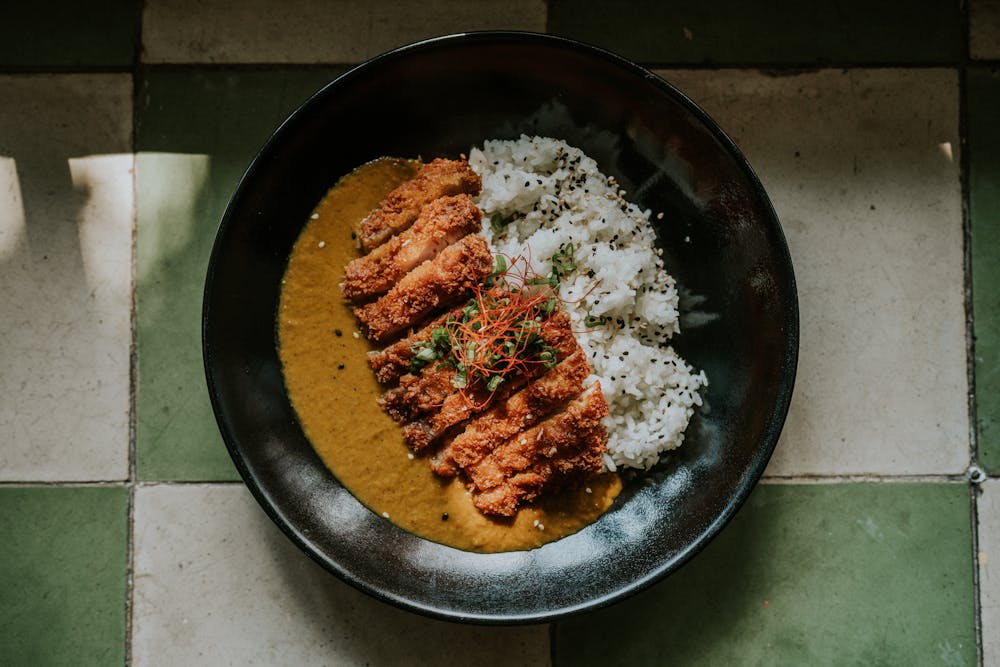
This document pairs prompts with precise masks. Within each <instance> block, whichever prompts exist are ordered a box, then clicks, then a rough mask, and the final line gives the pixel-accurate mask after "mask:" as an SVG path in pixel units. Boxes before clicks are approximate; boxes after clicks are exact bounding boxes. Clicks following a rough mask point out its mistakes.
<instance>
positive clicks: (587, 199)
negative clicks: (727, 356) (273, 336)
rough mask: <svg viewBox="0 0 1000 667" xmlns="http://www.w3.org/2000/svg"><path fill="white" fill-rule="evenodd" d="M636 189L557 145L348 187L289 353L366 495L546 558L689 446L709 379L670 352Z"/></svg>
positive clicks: (445, 536) (411, 164)
mask: <svg viewBox="0 0 1000 667" xmlns="http://www.w3.org/2000/svg"><path fill="white" fill-rule="evenodd" d="M624 194H625V193H624V191H622V190H620V188H618V186H617V183H616V182H615V181H614V179H613V178H609V177H607V176H604V175H603V174H602V173H601V172H600V170H599V169H598V168H597V165H596V163H595V162H594V161H593V160H592V159H590V158H589V157H587V156H586V155H584V154H583V153H582V152H581V151H579V150H578V149H576V148H573V147H571V146H568V145H567V144H565V143H564V142H561V141H558V140H554V139H549V138H544V137H521V138H520V139H519V140H516V141H488V142H486V143H485V144H484V145H483V146H482V147H475V148H472V149H471V150H470V153H469V158H468V159H465V157H464V156H462V158H461V159H445V158H435V159H433V160H431V161H430V162H428V163H426V164H424V163H422V162H420V161H418V160H405V159H399V158H381V159H378V160H375V161H373V162H371V163H368V164H365V165H362V166H360V167H358V168H357V169H356V170H355V171H353V172H352V173H350V174H348V175H347V176H345V177H344V178H342V179H341V180H340V181H339V182H338V183H337V184H336V185H334V186H333V188H331V190H330V191H329V193H328V194H327V195H326V197H325V198H324V199H323V201H322V202H320V204H319V205H318V206H317V208H316V209H315V211H314V212H313V214H312V219H311V220H310V221H309V223H308V224H307V225H306V227H305V229H304V230H303V232H302V234H301V236H300V238H299V240H298V241H297V243H296V246H295V248H294V250H293V252H292V255H291V257H290V260H289V264H288V269H287V272H286V274H285V277H284V279H283V281H282V295H281V302H280V306H279V309H280V313H279V326H278V343H279V354H280V357H281V360H282V365H283V370H284V376H285V383H286V386H287V388H288V393H289V396H290V399H291V401H292V404H293V406H294V408H295V410H296V413H297V415H298V416H299V420H300V422H301V424H302V426H303V429H304V431H305V433H306V436H307V437H308V438H309V440H310V442H311V443H312V444H313V446H314V448H315V449H316V451H317V453H318V454H319V455H320V457H321V458H322V459H323V461H324V462H325V463H326V465H327V466H328V467H329V468H330V469H331V471H332V472H333V473H334V474H335V475H336V476H337V478H338V479H339V480H340V482H341V483H342V484H344V486H345V487H347V488H348V489H349V490H351V492H352V493H353V494H354V495H355V496H356V497H357V498H358V499H359V500H360V501H361V502H363V503H364V504H365V505H367V506H368V507H369V508H370V509H372V510H373V511H375V512H376V513H378V514H381V515H382V516H383V517H385V518H386V519H388V520H390V521H392V522H394V523H396V524H397V525H399V526H400V527H402V528H404V529H406V530H409V531H410V532H413V533H414V534H417V535H420V536H422V537H425V538H427V539H431V540H434V541H437V542H440V543H443V544H448V545H451V546H454V547H457V548H460V549H465V550H471V551H483V552H493V551H510V550H519V549H529V548H534V547H537V546H540V545H542V544H544V543H546V542H550V541H552V540H555V539H559V538H560V537H563V536H565V535H567V534H571V533H573V532H576V531H578V530H580V529H581V528H583V527H585V526H586V525H588V524H590V523H592V522H593V521H595V520H596V519H597V518H598V517H599V516H600V515H601V514H602V513H604V512H605V511H607V510H608V508H610V507H611V506H612V503H613V501H614V499H615V497H616V496H617V495H618V493H619V492H620V490H621V485H622V483H621V479H620V477H619V472H620V471H622V470H623V469H638V470H645V469H648V468H649V467H651V466H652V465H654V464H655V463H656V462H657V461H659V460H660V457H661V456H662V455H663V453H664V452H667V451H669V450H670V449H673V448H675V447H677V446H679V445H680V444H681V442H682V440H683V434H684V429H685V428H686V427H687V424H688V421H689V420H690V418H691V416H692V414H693V412H694V409H695V408H696V406H698V405H700V403H701V399H700V396H699V393H698V392H699V389H700V388H701V387H702V386H704V385H705V384H706V383H707V379H706V378H705V376H704V374H703V373H700V372H696V371H695V370H694V369H692V368H691V367H690V366H688V365H687V364H686V362H684V360H683V359H681V358H680V357H679V356H677V354H676V353H675V352H674V351H673V349H672V347H671V346H670V344H669V341H670V338H671V336H672V335H673V334H675V333H677V332H678V316H677V290H676V285H675V284H674V281H673V279H672V278H671V277H670V276H669V274H668V273H667V272H666V271H665V269H664V267H663V262H662V259H661V257H660V252H659V250H658V249H657V248H656V246H655V243H654V240H655V232H654V231H653V226H652V224H651V222H650V215H651V214H650V212H649V211H643V210H642V209H640V208H639V207H637V206H636V205H634V204H630V203H628V202H627V201H626V200H625V199H624Z"/></svg>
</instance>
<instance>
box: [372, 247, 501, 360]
mask: <svg viewBox="0 0 1000 667" xmlns="http://www.w3.org/2000/svg"><path fill="white" fill-rule="evenodd" d="M492 268H493V254H492V253H491V252H490V247H489V245H487V243H486V241H485V240H483V238H482V237H480V236H478V235H475V234H470V235H469V236H466V237H464V238H462V239H461V240H460V241H458V242H457V243H453V244H452V245H450V246H448V247H447V248H445V249H444V250H442V251H441V253H440V254H439V255H438V256H437V257H435V258H434V259H432V260H430V261H429V262H424V263H423V264H421V265H420V266H418V267H417V268H415V269H413V270H412V271H410V272H409V273H407V274H406V275H405V276H404V277H403V278H402V279H401V280H400V281H399V282H398V283H396V286H395V287H393V288H392V289H391V290H389V292H388V293H386V294H384V295H383V296H382V297H381V298H379V299H378V300H377V301H373V302H372V303H369V304H366V305H364V306H361V307H359V308H355V309H354V314H355V316H356V317H357V318H358V321H359V322H360V323H361V328H362V330H363V331H364V334H365V336H367V337H368V338H369V339H371V340H373V341H375V342H378V343H382V342H385V341H387V340H389V339H391V338H392V337H393V336H395V335H397V334H399V333H401V332H403V331H405V330H406V329H408V328H410V327H413V326H414V325H416V324H418V323H420V321H421V320H423V319H424V318H426V317H428V316H429V315H431V314H432V313H433V312H434V311H436V310H437V309H439V308H443V307H446V306H449V305H451V304H453V303H455V302H456V301H458V300H459V299H461V298H463V297H467V296H468V295H469V294H470V293H471V290H472V288H473V287H475V286H476V285H478V284H479V283H480V281H482V280H483V279H484V278H485V277H486V276H488V275H489V274H490V271H491V270H492Z"/></svg>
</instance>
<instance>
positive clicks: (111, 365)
mask: <svg viewBox="0 0 1000 667" xmlns="http://www.w3.org/2000/svg"><path fill="white" fill-rule="evenodd" d="M131 137H132V80H131V77H130V76H129V75H124V74H70V75H37V76H35V75H32V76H28V75H24V76H18V75H15V76H0V286H2V288H0V317H2V319H3V325H2V326H0V367H2V368H3V371H2V372H0V442H2V443H3V445H2V446H0V480H5V481H9V480H23V481H31V480H46V481H48V480H69V481H80V480H110V479H124V478H126V477H127V476H128V429H129V426H128V412H129V346H130V342H131V334H130V314H129V311H130V304H131V285H132V278H131V272H132V268H131V253H132V227H133V220H134V213H133V202H134V196H133V186H132V171H133V156H132V149H131Z"/></svg>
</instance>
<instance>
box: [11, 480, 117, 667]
mask: <svg viewBox="0 0 1000 667" xmlns="http://www.w3.org/2000/svg"><path fill="white" fill-rule="evenodd" d="M127 518H128V491H127V490H126V489H125V488H124V487H118V486H115V487H111V486H105V487H54V486H49V487H45V486H38V487H6V488H0V664H3V665H32V666H33V667H41V666H44V665H121V664H124V662H125V595H126V593H125V581H126V575H127V560H128V559H127V549H126V540H127V533H128V529H127V525H126V524H127Z"/></svg>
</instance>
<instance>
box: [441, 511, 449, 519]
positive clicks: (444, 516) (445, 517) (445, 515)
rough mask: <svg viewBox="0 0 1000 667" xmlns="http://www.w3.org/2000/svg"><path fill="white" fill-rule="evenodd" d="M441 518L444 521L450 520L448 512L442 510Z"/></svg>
mask: <svg viewBox="0 0 1000 667" xmlns="http://www.w3.org/2000/svg"><path fill="white" fill-rule="evenodd" d="M441 520H442V521H447V520H448V513H447V512H442V513H441Z"/></svg>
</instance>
